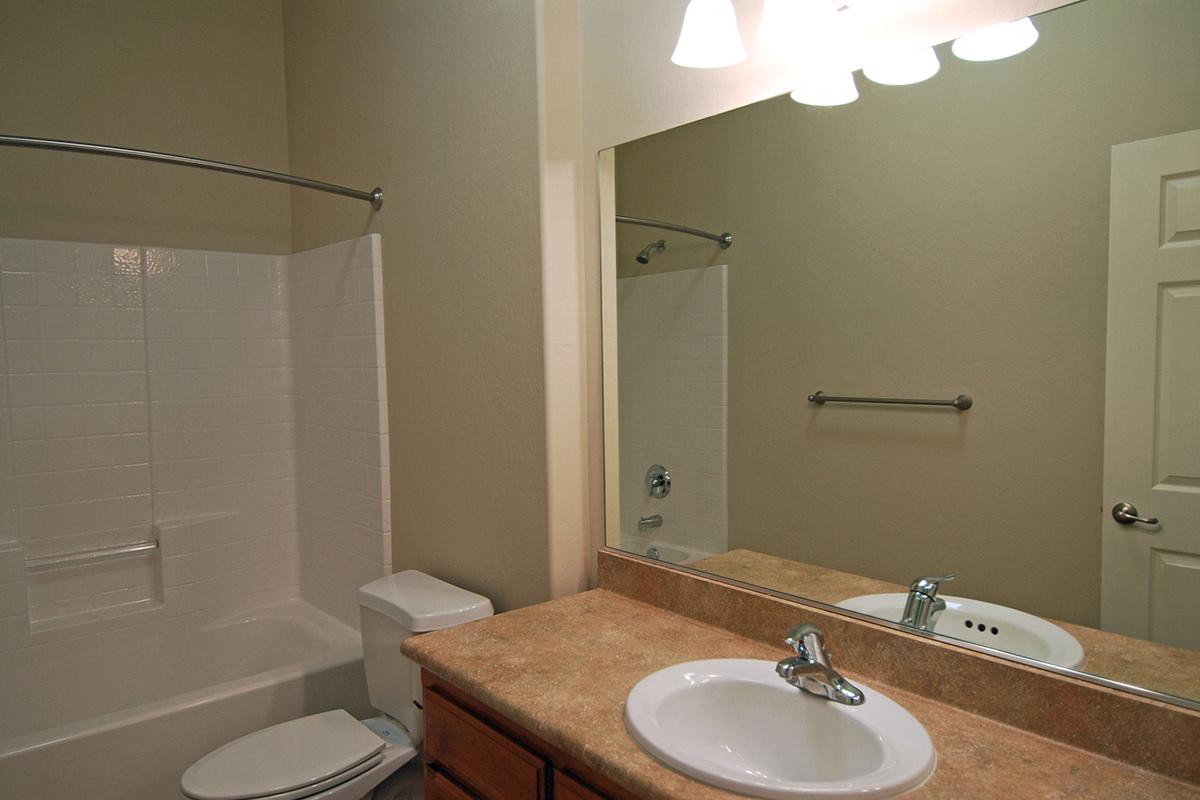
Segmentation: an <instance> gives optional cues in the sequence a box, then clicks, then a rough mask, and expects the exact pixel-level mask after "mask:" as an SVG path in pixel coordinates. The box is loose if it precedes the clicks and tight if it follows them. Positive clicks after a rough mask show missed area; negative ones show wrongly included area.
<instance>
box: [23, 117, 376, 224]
mask: <svg viewBox="0 0 1200 800" xmlns="http://www.w3.org/2000/svg"><path fill="white" fill-rule="evenodd" d="M0 145H5V146H7V147H29V148H32V149H34V150H63V151H65V152H68V153H91V154H93V155H100V156H115V157H117V158H131V159H134V160H136V161H153V162H156V163H159V164H174V165H176V166H180V167H194V168H196V169H207V170H211V171H213V172H227V173H229V174H231V175H245V176H246V177H248V178H258V179H259V180H264V181H275V182H276V183H286V184H290V185H292V186H301V187H303V188H305V189H315V190H317V191H318V192H329V193H330V194H340V195H342V196H343V197H353V198H354V199H355V200H366V201H367V202H368V203H370V204H371V207H372V208H374V209H375V210H376V211H378V210H379V209H380V208H381V207H382V206H383V189H380V188H379V187H378V186H376V187H375V188H374V189H372V190H371V191H369V192H365V191H362V190H361V189H351V188H349V187H346V186H338V185H337V184H334V183H325V182H324V181H315V180H313V179H312V178H301V177H299V176H297V175H288V174H286V173H283V172H272V171H271V170H267V169H259V168H258V167H244V166H242V165H241V164H228V163H226V162H224V161H210V160H209V159H207V158H195V157H193V156H180V155H175V154H173V153H160V152H157V151H155V150H135V149H133V148H132V147H116V146H114V145H109V144H89V143H88V142H72V141H68V140H65V139H38V138H36V137H33V136H10V135H7V134H0Z"/></svg>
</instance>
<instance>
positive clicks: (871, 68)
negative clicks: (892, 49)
mask: <svg viewBox="0 0 1200 800" xmlns="http://www.w3.org/2000/svg"><path fill="white" fill-rule="evenodd" d="M941 66H942V65H941V63H939V62H938V57H937V53H935V52H933V48H932V47H923V48H921V49H920V50H911V51H909V52H906V53H899V54H892V55H889V56H887V57H885V58H881V59H878V60H875V61H872V62H870V63H868V64H867V65H866V66H864V67H863V75H866V76H867V77H868V78H870V79H871V80H873V81H875V83H883V84H887V85H888V86H907V85H908V84H910V83H920V82H921V81H925V80H929V79H930V78H932V77H933V76H934V75H936V74H937V71H938V69H939V68H940V67H941Z"/></svg>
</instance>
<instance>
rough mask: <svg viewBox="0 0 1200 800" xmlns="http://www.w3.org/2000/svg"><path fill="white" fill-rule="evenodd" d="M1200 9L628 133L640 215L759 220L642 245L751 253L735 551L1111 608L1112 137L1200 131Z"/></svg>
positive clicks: (690, 258) (738, 394)
mask: <svg viewBox="0 0 1200 800" xmlns="http://www.w3.org/2000/svg"><path fill="white" fill-rule="evenodd" d="M1198 10H1200V6H1197V5H1196V4H1195V3H1192V2H1187V1H1186V0H1182V1H1179V2H1165V1H1164V2H1161V3H1157V4H1156V13H1155V14H1153V15H1149V14H1145V13H1143V12H1142V10H1141V9H1139V8H1137V7H1134V6H1131V5H1129V4H1127V3H1122V2H1119V0H1089V1H1088V2H1086V3H1081V4H1078V5H1075V6H1071V7H1069V8H1065V9H1061V10H1058V11H1055V12H1052V13H1050V14H1048V15H1045V16H1042V17H1039V18H1038V26H1039V28H1040V30H1041V33H1042V36H1041V41H1040V42H1039V43H1038V45H1037V46H1036V47H1035V48H1034V49H1033V50H1031V51H1029V52H1028V53H1026V54H1023V55H1022V56H1020V57H1018V58H1015V59H1012V60H1011V61H1006V62H999V63H995V64H966V63H963V62H959V61H956V60H954V59H953V58H952V57H951V56H950V55H949V53H948V52H945V51H946V48H941V49H940V50H939V52H940V54H941V55H942V61H943V67H942V72H941V73H940V74H939V75H938V76H936V78H935V79H933V80H931V81H928V82H927V83H923V84H920V85H918V86H913V87H905V88H891V87H880V86H875V85H873V84H871V83H869V82H867V81H865V80H860V82H859V85H860V89H861V91H862V92H863V97H862V98H861V99H860V101H859V102H857V103H855V104H853V105H850V106H846V107H844V108H838V109H812V108H805V107H802V106H799V105H797V104H795V103H792V102H791V101H790V100H789V99H788V98H786V97H783V98H779V99H776V100H771V101H768V102H764V103H761V104H758V105H756V106H753V107H750V108H748V109H743V110H740V111H735V112H731V113H728V114H725V115H722V116H718V117H714V118H712V119H710V120H706V121H704V122H701V123H697V124H695V125H692V126H688V127H685V128H680V129H677V130H674V131H671V132H668V133H665V134H662V135H659V136H656V137H653V138H651V139H648V140H645V141H641V142H636V143H631V144H629V145H626V146H623V147H620V148H618V155H617V164H618V174H619V177H618V200H619V207H620V208H621V210H622V211H623V212H624V213H628V214H634V215H644V216H653V217H660V218H667V219H677V220H680V221H684V222H686V223H688V224H692V225H696V226H699V227H706V228H709V229H715V230H725V229H729V230H732V231H733V232H734V234H735V244H734V246H733V247H732V248H731V249H730V250H728V251H726V252H721V251H719V250H717V249H716V248H715V247H714V246H712V245H711V244H710V243H708V242H704V241H701V240H689V239H686V238H684V237H678V236H671V235H668V236H667V238H668V240H669V241H670V242H671V245H672V247H671V249H670V250H668V252H667V253H665V254H663V255H662V256H660V257H656V258H655V259H654V260H653V261H652V262H651V264H650V265H649V267H647V268H639V269H643V270H645V269H649V270H654V269H670V268H672V267H680V268H686V267H691V266H694V265H695V264H696V263H697V260H700V261H701V262H702V263H712V262H714V261H717V262H720V263H724V262H728V264H729V286H730V290H729V291H730V294H729V298H730V323H729V325H730V373H729V381H730V390H729V392H730V419H729V443H730V455H729V470H730V487H729V492H730V503H729V511H730V529H729V530H730V537H729V540H730V545H731V546H733V547H748V548H751V549H757V550H761V551H764V552H769V553H774V554H777V555H784V556H787V557H793V558H798V559H801V560H806V561H812V562H815V563H820V564H824V565H827V566H832V567H835V568H838V569H843V570H847V571H851V572H858V573H862V574H866V575H871V576H873V577H877V578H883V579H888V580H892V581H895V582H907V581H908V580H909V579H911V578H912V577H913V576H915V575H917V574H921V573H929V572H939V571H950V570H953V571H956V572H958V573H959V580H958V582H957V583H956V584H955V587H954V588H955V592H956V593H959V592H961V593H963V594H966V595H969V596H976V597H981V598H983V599H988V600H995V601H998V602H1007V603H1011V604H1014V605H1019V606H1020V607H1021V608H1024V609H1028V610H1031V611H1034V612H1038V613H1044V614H1047V615H1051V616H1055V617H1059V618H1062V619H1067V620H1071V621H1076V622H1083V623H1092V624H1095V623H1096V622H1097V614H1098V600H1099V514H1100V510H1101V508H1102V506H1103V503H1102V498H1101V497H1100V490H1101V486H1100V471H1101V457H1102V453H1101V449H1102V448H1101V445H1102V438H1103V415H1104V374H1103V372H1104V337H1105V327H1104V325H1105V304H1106V276H1107V265H1108V230H1107V223H1108V172H1109V151H1110V147H1111V146H1112V145H1113V144H1115V143H1118V142H1124V141H1132V140H1136V139H1140V138H1146V137H1150V136H1158V135H1162V134H1165V133H1169V132H1175V131H1180V130H1188V129H1192V128H1196V127H1200V109H1198V107H1197V105H1196V103H1195V102H1194V99H1195V98H1196V97H1197V96H1200V69H1197V66H1196V65H1197V64H1200V50H1198V49H1197V44H1196V39H1195V37H1194V36H1193V35H1192V32H1193V31H1195V30H1196V29H1197V28H1198V27H1200V16H1198V14H1197V12H1198ZM1132 65H1137V69H1136V70H1131V69H1130V67H1131V66H1132ZM1145 75H1171V76H1172V79H1171V80H1169V81H1159V80H1153V81H1150V80H1147V79H1146V78H1145V77H1144V76H1145ZM1048 76H1052V77H1048ZM747 142H751V143H752V146H746V143H747ZM618 236H619V237H620V242H621V245H620V252H619V254H618V264H619V269H621V270H623V271H624V270H628V269H630V268H631V267H637V266H638V265H636V264H634V263H633V256H634V254H635V253H636V252H637V250H638V249H640V248H641V246H643V245H644V244H645V241H646V240H647V236H646V233H645V231H643V230H639V229H635V228H629V227H628V226H619V227H618ZM816 389H824V390H826V391H829V392H839V393H846V394H868V395H871V394H875V395H897V396H904V395H908V396H935V397H938V396H943V395H944V396H946V397H952V396H954V395H956V394H958V393H959V392H961V391H966V392H969V393H970V394H972V395H973V396H974V397H975V399H976V403H977V405H976V407H975V408H974V409H972V410H971V411H970V412H968V413H967V414H964V415H961V416H955V415H953V414H951V415H947V414H946V413H945V412H939V411H933V412H930V411H927V410H903V409H887V410H883V409H873V408H862V407H851V406H836V407H835V406H830V407H826V408H822V409H814V408H813V407H811V406H810V405H809V404H808V403H807V402H806V401H805V398H806V396H807V395H808V394H809V393H811V392H812V391H814V390H816ZM1014 507H1019V508H1021V509H1022V515H1023V519H1014V517H1013V515H1012V509H1013V508H1014ZM814 512H816V513H814ZM1034 554H1036V556H1037V557H1036V558H1034V557H1033V555H1034Z"/></svg>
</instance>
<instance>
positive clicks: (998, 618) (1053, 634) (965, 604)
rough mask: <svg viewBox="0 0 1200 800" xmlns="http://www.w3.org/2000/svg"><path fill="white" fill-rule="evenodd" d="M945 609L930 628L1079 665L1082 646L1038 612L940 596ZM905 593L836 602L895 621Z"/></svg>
mask: <svg viewBox="0 0 1200 800" xmlns="http://www.w3.org/2000/svg"><path fill="white" fill-rule="evenodd" d="M941 598H942V599H943V600H945V601H946V610H945V611H943V612H942V615H941V616H940V617H938V621H937V625H936V626H935V627H934V633H940V634H942V635H944V636H953V637H954V638H956V639H963V640H965V641H968V642H973V643H975V644H983V645H987V646H988V647H994V648H996V649H997V650H1004V651H1006V652H1009V653H1016V654H1017V655H1020V656H1026V657H1027V658H1036V659H1037V660H1039V661H1045V662H1047V663H1049V664H1057V665H1058V666H1060V667H1070V668H1072V669H1075V668H1077V667H1079V666H1081V665H1082V664H1083V658H1084V654H1083V645H1081V644H1080V643H1079V640H1078V639H1076V638H1075V637H1074V636H1072V635H1071V634H1069V633H1067V632H1066V631H1064V630H1063V629H1062V628H1060V627H1058V626H1057V625H1055V624H1054V623H1052V622H1047V621H1046V620H1044V619H1042V618H1041V617H1035V616H1034V615H1033V614H1026V613H1025V612H1024V611H1017V610H1016V609H1015V608H1009V607H1008V606H1000V605H996V604H995V603H985V602H983V601H982V600H972V599H970V598H967V597H950V596H949V595H941ZM907 599H908V595H906V594H901V593H890V594H864V595H859V596H858V597H851V598H849V599H847V600H843V601H842V602H840V603H838V605H839V606H841V607H842V608H848V609H850V610H851V611H858V612H860V613H862V614H870V615H871V616H873V617H879V618H880V619H886V620H890V621H892V622H899V621H900V617H901V616H902V615H903V613H904V603H905V601H906V600H907Z"/></svg>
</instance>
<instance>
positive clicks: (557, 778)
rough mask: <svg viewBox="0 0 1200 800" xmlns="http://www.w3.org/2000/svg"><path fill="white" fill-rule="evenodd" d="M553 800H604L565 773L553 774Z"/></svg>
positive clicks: (600, 795) (601, 796)
mask: <svg viewBox="0 0 1200 800" xmlns="http://www.w3.org/2000/svg"><path fill="white" fill-rule="evenodd" d="M554 800H606V798H605V797H604V795H602V794H599V793H597V792H596V791H595V790H593V789H589V788H588V787H587V786H584V785H583V784H582V783H580V782H579V781H577V780H575V779H574V778H572V777H571V776H570V775H568V774H567V773H565V772H555V773H554Z"/></svg>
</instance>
